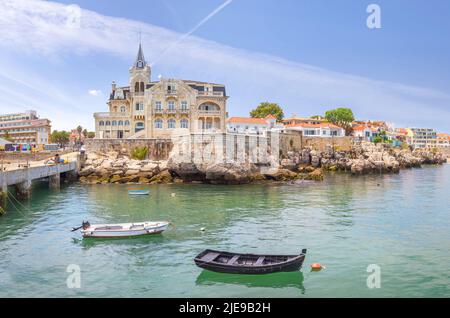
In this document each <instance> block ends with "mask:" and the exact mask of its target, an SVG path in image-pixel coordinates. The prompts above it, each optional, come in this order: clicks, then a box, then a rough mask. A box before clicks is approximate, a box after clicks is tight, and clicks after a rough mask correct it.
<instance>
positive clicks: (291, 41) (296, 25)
mask: <svg viewBox="0 0 450 318" xmlns="http://www.w3.org/2000/svg"><path fill="white" fill-rule="evenodd" d="M372 3H374V4H377V5H378V6H379V7H380V9H381V28H380V29H369V28H368V27H367V24H366V20H367V18H368V16H369V15H370V13H368V12H367V11H366V10H367V7H368V5H369V4H372ZM139 34H140V35H139ZM449 35H450V2H449V1H447V0H428V1H425V0H371V1H365V0H354V1H347V0H335V1H328V0H314V1H313V0H282V1H280V0H278V1H275V0H127V1H122V0H114V1H111V0H97V1H94V0H79V1H76V0H72V1H66V0H60V1H57V2H52V1H41V0H0V113H10V112H18V111H23V110H27V109H35V110H37V111H38V113H39V114H40V115H41V117H46V118H49V119H50V120H51V121H52V125H53V129H66V130H68V129H71V128H75V127H76V126H77V125H79V124H80V125H82V126H83V127H86V128H88V129H90V130H93V128H94V119H93V113H94V112H102V111H107V105H106V102H107V99H108V97H109V92H110V90H111V82H112V81H113V80H114V81H116V82H117V83H118V85H121V86H125V85H128V75H129V73H128V69H129V67H130V66H131V64H132V63H133V61H134V60H135V57H136V54H137V49H138V45H139V39H140V38H141V42H142V46H143V49H144V54H145V57H146V59H147V61H148V62H149V63H150V64H151V65H152V79H153V80H157V78H158V75H161V76H163V77H165V78H180V79H190V80H199V81H208V82H214V83H221V84H225V85H226V87H227V94H228V95H229V96H230V98H229V100H228V105H227V110H228V113H229V116H248V113H249V111H250V110H251V109H253V108H254V107H256V106H257V105H258V104H259V103H260V102H263V101H270V102H276V103H278V104H280V105H281V106H282V107H283V109H284V112H285V115H286V116H288V117H290V116H293V115H296V116H302V117H303V116H312V115H318V114H323V113H324V112H325V111H326V110H328V109H332V108H336V107H350V108H352V109H353V112H354V114H355V116H356V117H357V118H358V119H372V120H386V121H388V122H390V123H394V124H395V125H396V126H397V127H431V128H436V129H437V130H438V131H440V132H450V72H449V69H450V41H448V38H449Z"/></svg>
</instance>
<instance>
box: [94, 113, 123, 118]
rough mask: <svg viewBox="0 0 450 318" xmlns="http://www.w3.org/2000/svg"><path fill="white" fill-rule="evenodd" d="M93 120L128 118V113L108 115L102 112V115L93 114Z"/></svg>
mask: <svg viewBox="0 0 450 318" xmlns="http://www.w3.org/2000/svg"><path fill="white" fill-rule="evenodd" d="M94 117H95V118H120V117H130V113H120V112H117V113H109V112H103V113H94Z"/></svg>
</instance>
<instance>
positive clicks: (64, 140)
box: [50, 130, 70, 147]
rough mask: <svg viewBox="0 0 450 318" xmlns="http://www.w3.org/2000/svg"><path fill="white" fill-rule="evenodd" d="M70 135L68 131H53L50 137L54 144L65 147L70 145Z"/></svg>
mask: <svg viewBox="0 0 450 318" xmlns="http://www.w3.org/2000/svg"><path fill="white" fill-rule="evenodd" d="M69 138H70V134H69V133H68V132H67V131H64V130H61V131H58V130H53V132H52V134H51V135H50V139H51V140H52V142H53V143H56V144H58V145H59V146H60V147H64V146H66V145H67V144H68V143H69Z"/></svg>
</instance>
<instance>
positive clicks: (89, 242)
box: [72, 235, 168, 250]
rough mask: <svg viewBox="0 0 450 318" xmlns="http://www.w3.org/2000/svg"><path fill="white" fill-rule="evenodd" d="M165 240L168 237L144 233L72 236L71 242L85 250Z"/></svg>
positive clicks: (146, 243)
mask: <svg viewBox="0 0 450 318" xmlns="http://www.w3.org/2000/svg"><path fill="white" fill-rule="evenodd" d="M166 241H168V239H167V238H165V237H164V236H163V235H146V236H142V237H129V238H119V237H118V238H72V243H73V244H77V245H80V246H81V247H83V249H86V250H88V249H90V248H93V247H102V246H110V247H121V248H127V247H130V248H136V247H148V246H149V245H150V244H163V243H165V242H166Z"/></svg>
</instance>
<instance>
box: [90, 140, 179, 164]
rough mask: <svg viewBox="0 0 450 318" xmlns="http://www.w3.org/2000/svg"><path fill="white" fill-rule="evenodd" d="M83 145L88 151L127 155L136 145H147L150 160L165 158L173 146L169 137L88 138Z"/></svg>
mask: <svg viewBox="0 0 450 318" xmlns="http://www.w3.org/2000/svg"><path fill="white" fill-rule="evenodd" d="M84 145H85V148H86V152H88V153H89V152H95V153H108V152H111V151H114V152H118V153H120V154H123V155H127V156H130V155H131V152H132V151H133V149H134V148H136V147H140V148H141V147H147V148H148V155H147V157H148V158H147V159H150V160H167V159H168V158H169V153H170V151H171V150H172V147H173V145H172V141H171V140H170V139H88V140H86V141H85V144H84Z"/></svg>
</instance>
